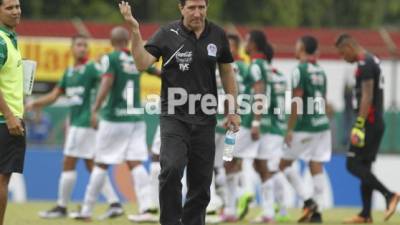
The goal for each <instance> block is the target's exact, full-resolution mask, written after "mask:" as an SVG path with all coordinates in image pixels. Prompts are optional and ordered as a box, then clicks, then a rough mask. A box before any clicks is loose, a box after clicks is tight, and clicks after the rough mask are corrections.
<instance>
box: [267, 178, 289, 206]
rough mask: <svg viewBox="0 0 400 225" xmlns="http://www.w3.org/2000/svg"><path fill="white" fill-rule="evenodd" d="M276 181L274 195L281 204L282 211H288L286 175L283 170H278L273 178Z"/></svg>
mask: <svg viewBox="0 0 400 225" xmlns="http://www.w3.org/2000/svg"><path fill="white" fill-rule="evenodd" d="M271 179H273V181H274V195H275V201H276V203H277V204H278V205H279V207H280V209H281V211H282V212H284V211H286V208H287V206H286V203H285V183H286V182H285V180H286V177H285V176H284V175H283V173H282V172H277V173H275V174H274V176H273V177H272V178H271Z"/></svg>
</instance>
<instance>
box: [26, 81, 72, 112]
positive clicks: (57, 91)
mask: <svg viewBox="0 0 400 225" xmlns="http://www.w3.org/2000/svg"><path fill="white" fill-rule="evenodd" d="M63 93H64V90H63V89H62V88H60V87H55V88H53V90H52V91H51V92H50V93H48V94H46V95H44V96H42V97H40V98H38V99H36V100H34V101H31V102H29V103H28V104H26V106H25V109H26V111H32V110H34V109H39V108H43V107H45V106H47V105H51V104H53V103H54V102H55V101H56V100H57V99H58V97H60V96H61V95H62V94H63Z"/></svg>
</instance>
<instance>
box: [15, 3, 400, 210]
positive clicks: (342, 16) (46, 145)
mask: <svg viewBox="0 0 400 225" xmlns="http://www.w3.org/2000/svg"><path fill="white" fill-rule="evenodd" d="M118 2H119V1H117V0H112V1H110V0H69V1H64V0H34V1H23V0H22V1H21V4H22V13H23V20H22V22H21V24H20V25H19V27H18V28H17V33H18V34H19V38H20V40H19V46H20V48H21V51H22V54H23V57H24V58H28V59H33V60H36V61H37V62H38V70H37V75H36V83H35V86H34V95H33V96H32V97H33V98H35V97H37V96H39V95H41V94H43V93H47V92H48V91H50V90H51V89H52V87H53V86H54V85H55V84H56V82H57V81H58V80H59V79H60V77H61V75H62V74H63V71H64V69H65V68H66V67H67V66H68V65H70V64H71V57H70V53H69V49H70V37H71V36H73V35H74V34H77V33H83V34H86V35H88V36H90V37H91V38H92V39H91V40H90V58H91V59H94V60H96V59H98V58H99V57H100V56H101V55H103V54H105V53H107V52H108V51H110V50H111V46H110V44H109V41H108V36H109V32H110V30H111V29H112V28H113V27H114V26H116V25H121V23H122V18H121V16H120V14H119V11H118V8H117V3H118ZM130 2H131V3H132V2H133V3H132V4H133V11H134V15H135V16H136V18H137V19H138V20H139V21H140V22H141V31H142V35H143V37H144V38H145V39H147V38H149V37H150V36H151V34H153V33H154V32H155V31H156V30H157V29H158V27H159V26H160V25H162V24H165V23H167V22H169V21H171V20H176V19H179V18H180V14H179V11H178V5H177V3H178V1H177V0H135V1H130ZM209 2H210V6H209V10H208V17H209V19H210V20H213V21H215V22H217V23H218V24H220V25H221V26H223V27H225V29H226V30H227V31H228V32H232V33H237V34H239V35H240V36H241V37H242V38H244V36H245V35H246V33H247V32H248V31H249V30H251V29H262V30H264V31H265V33H266V35H267V37H268V39H269V41H270V42H271V43H272V45H273V46H274V48H275V52H276V57H275V61H274V65H275V66H276V67H277V68H278V69H279V70H281V71H282V72H284V73H285V74H286V75H289V74H290V72H291V70H292V69H293V68H294V67H295V66H296V63H297V61H296V59H294V58H293V52H294V44H295V41H296V40H297V39H298V38H299V37H300V36H302V35H305V34H311V35H314V36H316V37H317V38H318V40H319V42H320V64H321V65H322V67H324V68H325V70H326V73H327V76H328V101H329V104H330V106H331V107H330V109H331V110H330V117H331V119H332V120H331V125H332V129H333V135H334V144H333V145H334V151H335V156H334V158H333V160H332V162H331V163H329V164H328V165H327V171H328V173H329V174H330V176H329V179H330V185H331V186H332V189H333V190H335V192H334V193H331V198H332V204H333V205H335V206H356V205H358V204H359V198H358V194H357V193H358V185H357V183H356V182H357V181H355V179H354V178H352V177H351V176H350V175H349V174H348V173H347V172H346V171H345V166H344V160H345V157H344V153H345V152H346V150H347V147H348V144H349V143H348V136H349V129H350V128H351V125H352V121H353V119H354V118H353V116H352V113H351V112H352V97H353V96H352V87H353V85H354V82H355V81H354V79H353V74H354V69H355V67H354V65H349V64H346V63H344V62H343V61H342V60H340V59H339V57H338V54H337V52H336V49H335V48H334V41H335V38H336V37H337V36H338V35H339V34H340V33H343V32H347V33H349V34H351V35H353V36H354V37H355V38H356V39H357V40H359V42H360V43H361V45H363V46H364V47H365V48H366V49H367V50H368V51H371V52H372V53H374V54H376V55H377V56H379V57H380V58H381V59H382V60H383V61H382V69H383V75H384V78H385V88H384V90H385V121H386V125H387V126H386V132H385V137H384V140H383V143H382V145H381V153H382V155H381V156H380V160H378V164H377V166H376V171H377V173H379V174H382V176H383V177H384V179H383V180H384V181H385V180H388V181H391V180H398V177H397V179H396V176H395V175H391V174H393V173H388V172H387V171H388V170H389V169H393V168H395V169H396V168H397V169H399V170H400V163H399V162H400V138H399V137H400V136H399V132H400V113H399V106H400V92H399V91H397V88H398V87H400V79H399V78H398V71H400V68H399V66H400V65H399V61H398V60H399V50H398V48H399V47H400V30H399V29H398V27H399V25H400V1H398V0H354V1H348V0H318V1H315V0H246V1H243V0H209ZM244 57H245V56H244ZM141 85H142V97H143V98H145V96H146V95H147V94H158V93H159V88H160V81H159V80H158V79H157V78H154V77H150V76H148V75H144V76H142V84H141ZM67 114H68V110H67V104H66V101H65V99H60V100H59V101H57V102H56V103H55V104H54V105H52V106H50V107H47V108H45V109H44V110H43V111H41V112H31V113H28V114H27V126H28V154H27V158H26V173H25V182H26V187H27V188H26V191H25V198H24V197H22V199H23V200H26V199H29V200H52V199H55V198H56V192H57V181H58V176H59V173H60V169H61V160H62V148H63V143H64V137H65V131H66V129H67V121H66V115H67ZM146 122H147V125H148V132H147V140H148V144H149V146H150V145H151V143H152V139H153V135H154V131H155V128H156V127H157V124H158V118H157V117H155V116H150V115H146ZM115 171H116V170H114V172H115ZM80 173H81V174H82V176H83V177H82V178H84V179H79V180H78V183H77V187H76V188H75V191H74V195H73V199H75V200H80V199H82V196H83V192H84V188H85V185H86V183H87V173H86V171H85V170H84V169H83V166H82V165H80ZM115 174H116V175H118V174H117V173H115ZM39 176H41V177H42V179H43V177H46V186H43V180H42V179H38V177H39ZM392 176H395V177H392ZM116 177H117V178H115V185H116V186H120V184H119V180H118V176H116ZM391 183H392V184H391V185H392V186H390V185H389V187H391V188H396V187H397V190H398V189H399V188H400V183H397V184H396V183H393V182H391ZM343 184H349V186H350V187H349V188H346V190H347V191H346V192H345V193H342V192H341V191H340V190H342V188H343V187H342V186H343ZM121 189H123V188H120V191H121ZM336 190H337V191H336ZM127 192H129V191H127ZM127 192H126V191H121V195H122V196H125V197H126V196H131V193H127ZM128 199H129V198H128Z"/></svg>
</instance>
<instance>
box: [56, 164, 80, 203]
mask: <svg viewBox="0 0 400 225" xmlns="http://www.w3.org/2000/svg"><path fill="white" fill-rule="evenodd" d="M75 183H76V171H75V170H71V171H63V172H62V173H61V176H60V180H59V182H58V200H57V205H58V206H61V207H64V208H66V207H67V204H68V201H69V199H70V198H71V193H72V189H73V188H74V186H75Z"/></svg>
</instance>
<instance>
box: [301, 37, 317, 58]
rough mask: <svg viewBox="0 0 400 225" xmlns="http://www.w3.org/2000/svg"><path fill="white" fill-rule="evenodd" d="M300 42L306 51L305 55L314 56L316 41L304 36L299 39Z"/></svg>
mask: <svg viewBox="0 0 400 225" xmlns="http://www.w3.org/2000/svg"><path fill="white" fill-rule="evenodd" d="M300 41H301V42H302V43H303V45H304V50H305V51H306V53H307V54H309V55H312V54H314V53H315V52H316V51H317V49H318V40H317V39H316V38H315V37H313V36H310V35H305V36H303V37H301V38H300Z"/></svg>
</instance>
